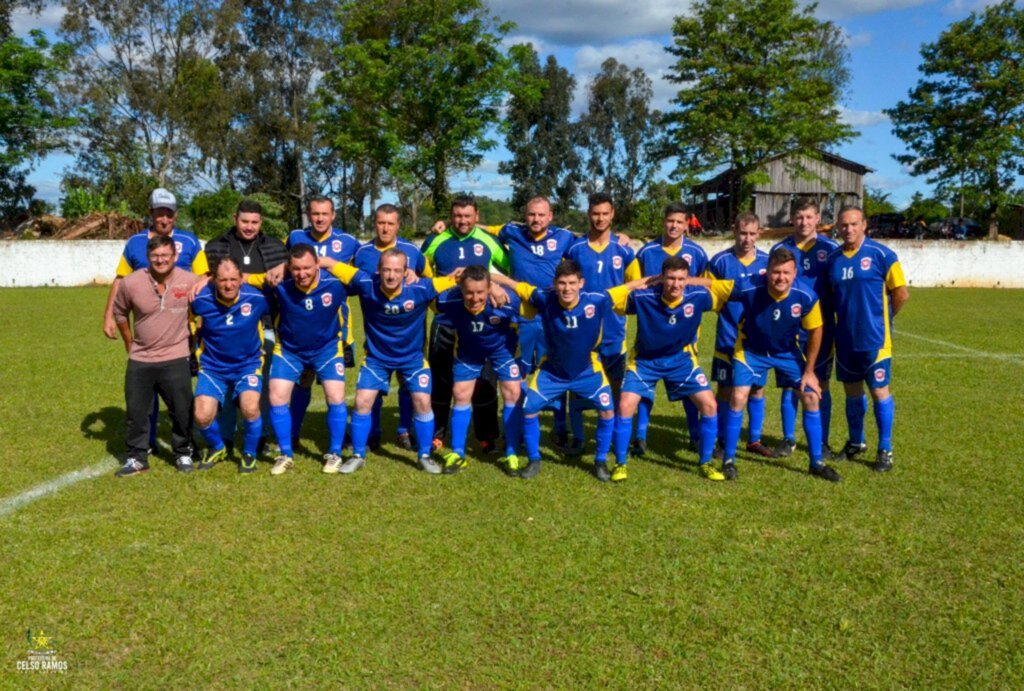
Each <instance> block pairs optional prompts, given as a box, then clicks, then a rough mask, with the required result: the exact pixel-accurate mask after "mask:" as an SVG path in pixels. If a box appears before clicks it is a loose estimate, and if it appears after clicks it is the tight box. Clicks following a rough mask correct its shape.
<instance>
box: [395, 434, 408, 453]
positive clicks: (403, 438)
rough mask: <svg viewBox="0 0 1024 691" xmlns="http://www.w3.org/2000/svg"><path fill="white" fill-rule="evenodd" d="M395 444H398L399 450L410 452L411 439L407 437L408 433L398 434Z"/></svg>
mask: <svg viewBox="0 0 1024 691" xmlns="http://www.w3.org/2000/svg"><path fill="white" fill-rule="evenodd" d="M395 443H396V444H398V448H400V449H404V450H406V451H412V437H410V436H409V433H408V432H399V433H398V439H397V440H396V442H395Z"/></svg>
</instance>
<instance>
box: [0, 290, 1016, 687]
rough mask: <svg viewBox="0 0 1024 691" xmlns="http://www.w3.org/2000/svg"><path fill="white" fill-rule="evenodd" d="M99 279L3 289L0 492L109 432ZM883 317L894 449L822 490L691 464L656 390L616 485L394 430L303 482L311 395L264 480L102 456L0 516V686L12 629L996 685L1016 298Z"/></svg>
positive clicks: (964, 298) (72, 651)
mask: <svg viewBox="0 0 1024 691" xmlns="http://www.w3.org/2000/svg"><path fill="white" fill-rule="evenodd" d="M105 294H106V292H105V289H73V290H71V289H69V290H56V289H41V290H4V291H0V313H2V314H3V315H4V316H5V320H4V321H5V326H4V329H3V331H2V332H0V352H3V353H4V357H3V366H2V367H0V391H2V395H0V440H2V444H0V468H2V470H3V472H2V473H0V501H2V500H3V499H4V498H7V497H11V496H15V495H17V494H19V493H20V492H23V491H25V490H26V489H29V488H31V487H33V486H36V485H37V484H39V483H41V482H44V481H46V480H49V479H52V478H54V477H57V476H60V475H62V474H64V473H67V472H69V471H72V470H75V469H79V468H83V467H87V466H90V465H93V464H95V463H97V462H98V461H100V460H101V459H103V458H105V457H107V456H108V454H110V453H114V454H117V453H119V452H120V449H121V444H122V442H121V435H122V434H123V413H122V411H121V409H122V406H123V398H122V389H121V383H122V377H123V365H124V355H123V351H122V349H121V348H120V346H119V344H115V343H112V342H109V341H106V340H105V339H104V338H103V336H102V333H101V330H100V314H101V311H102V304H103V299H104V296H105ZM712 324H713V320H712V322H709V323H708V324H707V327H708V328H705V330H704V339H705V343H704V347H703V348H702V352H703V353H704V354H705V356H704V358H702V359H707V358H709V357H710V352H711V349H710V338H711V337H712V335H713V329H712V328H710V327H711V326H712ZM896 329H897V331H898V332H902V333H898V334H897V337H896V342H895V349H896V356H895V360H894V385H893V388H894V392H895V395H896V400H897V411H898V412H897V429H896V469H895V470H894V471H893V472H892V473H891V474H889V475H885V476H879V475H876V474H874V473H872V472H871V471H870V469H869V468H868V467H867V466H866V465H864V464H859V463H841V464H839V465H838V468H839V470H840V472H842V473H843V475H844V478H845V481H844V482H843V483H842V484H841V485H838V486H833V485H830V484H828V483H824V482H821V481H818V480H815V479H813V478H811V477H809V476H808V475H807V473H806V472H805V469H806V468H805V464H806V460H805V457H804V455H803V452H802V448H801V451H799V452H798V453H797V454H796V455H795V456H794V457H793V458H791V459H786V460H784V461H780V462H775V461H772V462H758V461H756V460H754V459H752V458H746V457H742V458H741V461H740V471H741V479H740V480H739V481H738V482H735V483H711V482H708V481H706V480H704V479H702V478H701V477H700V476H699V475H698V474H697V472H696V465H695V464H696V459H695V456H694V455H693V454H692V453H690V452H689V451H687V450H685V439H684V437H683V436H681V434H680V430H685V424H684V422H683V418H682V412H681V410H680V409H679V408H678V407H676V406H673V407H669V406H668V405H667V404H666V403H665V402H664V401H661V402H659V405H658V406H657V408H656V409H655V416H654V420H653V425H652V434H651V439H650V445H651V447H652V450H653V451H654V453H653V454H652V456H651V457H650V458H648V459H647V460H643V461H637V462H634V463H633V464H631V468H632V470H631V477H630V480H629V482H628V483H626V484H625V485H622V486H607V485H599V484H598V483H596V482H595V481H594V480H593V479H592V478H591V477H590V476H589V475H588V473H587V471H588V469H587V468H586V467H585V466H583V465H577V464H572V463H561V462H554V463H547V464H546V466H545V469H544V472H543V473H542V475H541V476H540V478H538V480H537V481H534V482H530V483H527V482H522V481H518V480H513V479H511V478H508V477H506V476H505V475H504V474H503V473H502V472H501V471H500V470H499V469H498V468H497V467H496V466H495V465H493V464H492V463H490V462H478V463H473V464H471V466H470V468H469V469H468V470H467V471H466V472H464V473H463V474H461V475H458V476H455V477H441V478H438V477H430V476H426V475H424V474H422V473H420V472H417V471H416V470H415V469H414V467H413V466H412V461H413V457H412V454H405V453H403V452H400V451H398V450H397V448H396V447H393V446H389V447H386V448H385V452H384V454H383V455H376V456H373V457H371V459H370V462H369V463H368V465H367V467H366V468H365V469H364V470H363V471H361V472H360V473H358V474H357V475H356V476H353V477H349V478H343V477H339V476H324V475H323V474H321V473H320V472H319V464H318V463H316V462H314V458H315V457H317V456H318V453H317V454H314V451H316V450H317V449H318V448H319V446H320V444H321V443H322V441H323V434H324V423H323V410H324V408H323V402H322V396H321V395H320V394H318V395H317V397H316V398H315V399H314V406H313V408H312V411H313V412H312V414H311V420H310V422H311V424H310V426H309V429H308V430H306V434H305V441H304V448H305V449H306V450H307V451H308V452H309V454H310V455H306V456H303V455H300V456H299V457H298V458H297V467H296V469H295V471H294V472H293V473H290V474H288V475H286V476H283V477H280V478H271V477H270V476H269V474H268V472H267V471H268V469H269V466H268V465H267V464H261V466H260V470H259V473H258V474H257V475H256V476H252V477H239V476H238V475H237V474H236V473H235V470H234V467H233V466H231V465H227V464H222V465H221V466H218V467H217V468H216V469H214V470H213V471H210V472H209V473H204V474H195V475H193V476H180V475H178V474H176V473H175V472H174V470H173V468H172V467H170V466H169V465H167V464H165V463H161V462H159V461H158V462H156V464H155V467H154V470H153V471H152V472H150V473H149V474H148V475H147V476H144V477H140V478H132V479H128V480H116V479H115V478H114V477H113V476H112V471H113V469H114V461H113V460H110V461H109V463H110V464H111V472H110V473H106V474H104V475H103V476H101V477H99V478H96V479H93V480H88V481H85V482H81V483H78V484H75V485H72V486H70V487H67V488H65V489H64V490H63V491H61V492H59V493H57V494H55V495H52V496H49V497H46V498H44V499H40V500H39V501H36V502H35V503H32V504H30V505H28V506H25V507H24V508H21V509H20V510H18V511H16V512H13V513H11V514H9V515H7V516H6V517H0V534H2V536H3V557H2V559H3V562H2V568H0V592H2V593H3V597H2V598H0V622H2V625H3V631H2V636H0V641H2V643H0V686H25V687H28V686H38V685H39V684H40V682H41V681H42V680H41V678H40V677H39V676H38V675H18V674H17V673H16V672H15V671H14V670H15V662H16V660H19V659H23V658H24V657H25V656H26V652H27V646H26V643H25V628H26V627H28V626H32V627H34V628H36V629H38V628H45V627H49V628H51V629H52V628H56V630H57V632H58V633H57V647H58V650H59V653H60V655H61V656H62V657H63V658H64V659H66V660H67V661H68V664H69V671H68V673H67V675H65V676H64V677H62V678H61V679H50V680H49V681H51V682H56V683H58V684H64V685H67V686H75V687H82V686H84V687H102V688H109V687H120V688H125V687H130V688H155V687H168V686H175V687H179V688H190V687H197V686H211V685H212V686H225V687H262V688H267V687H278V686H286V685H287V686H295V687H308V686H323V687H326V686H330V687H337V686H345V687H355V686H360V687H363V686H373V687H381V686H385V687H388V686H391V687H410V686H446V687H455V686H457V687H494V686H501V687H512V686H514V687H595V686H611V687H625V686H630V687H667V686H689V687H693V686H715V687H733V686H745V687H763V686H769V685H771V686H789V687H821V686H830V687H831V686H852V685H856V686H876V687H877V686H886V687H891V686H942V687H965V686H972V687H975V686H999V687H1015V686H1020V685H1021V684H1022V683H1024V653H1022V652H1021V651H1022V649H1024V590H1022V588H1021V586H1020V584H1021V582H1022V578H1024V564H1022V560H1021V558H1020V552H1021V545H1022V544H1024V519H1022V511H1021V500H1020V498H1021V496H1024V486H1022V484H1024V483H1022V479H1021V473H1020V472H1019V458H1020V457H1021V455H1022V454H1021V451H1022V450H1024V443H1022V441H1021V437H1020V431H1021V423H1020V414H1021V412H1022V411H1024V393H1022V389H1021V387H1020V386H1018V385H1017V383H1016V382H1017V380H1018V379H1019V377H1020V375H1021V374H1022V373H1024V371H1022V370H1024V337H1022V336H1021V334H1024V292H1012V291H983V290H955V291H954V290H921V289H919V290H914V291H913V295H912V299H911V301H910V303H908V305H907V307H906V311H905V313H903V314H901V315H900V317H899V318H898V319H897V322H896ZM914 336H917V337H924V338H929V339H937V340H941V341H946V342H954V343H957V344H960V345H961V346H962V347H965V348H969V349H973V350H975V351H979V352H978V353H972V352H967V351H960V350H956V349H953V348H950V347H949V346H943V345H940V344H936V343H932V342H928V341H925V340H921V339H920V338H915V337H914ZM986 353H988V355H986ZM1000 355H1001V356H1002V357H1000ZM961 356H962V357H961ZM705 364H706V363H705ZM777 401H778V396H777V392H776V391H774V390H773V391H771V392H770V394H769V405H768V410H769V414H768V421H767V423H768V424H767V429H766V434H767V437H768V438H769V440H770V441H774V440H776V439H777V438H778V414H777V410H778V405H777ZM391 402H393V401H391ZM389 403H390V402H389ZM835 407H836V411H835V415H834V426H833V429H834V431H833V437H832V440H833V444H837V443H841V442H842V439H843V436H844V433H845V421H844V419H843V416H842V402H841V397H840V400H839V401H838V403H837V405H836V406H835ZM385 410H386V412H387V413H388V415H389V416H390V420H386V422H385V425H386V430H387V429H393V424H394V409H393V407H391V408H386V409H385ZM873 428H874V425H873V421H872V419H871V417H870V413H869V420H868V430H869V432H868V434H869V439H868V443H869V446H871V445H872V444H873V442H874V439H873V434H874V429H873ZM163 431H164V433H165V434H164V436H165V437H166V436H167V434H166V429H164V430H163ZM682 434H683V435H685V431H684V432H683V433H682ZM388 436H389V437H390V435H388ZM548 458H549V460H556V459H555V458H554V457H550V456H549V457H548Z"/></svg>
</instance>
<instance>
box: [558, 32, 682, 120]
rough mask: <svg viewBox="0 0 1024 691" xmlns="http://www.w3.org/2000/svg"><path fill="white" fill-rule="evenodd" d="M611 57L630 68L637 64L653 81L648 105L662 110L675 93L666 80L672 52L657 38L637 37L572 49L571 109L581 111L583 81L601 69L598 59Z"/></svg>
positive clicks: (583, 89) (585, 87)
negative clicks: (574, 53)
mask: <svg viewBox="0 0 1024 691" xmlns="http://www.w3.org/2000/svg"><path fill="white" fill-rule="evenodd" d="M608 58H615V59H616V60H618V61H619V62H620V63H622V64H624V65H626V66H628V67H629V68H630V69H633V68H636V67H640V68H642V69H643V70H644V72H646V73H647V76H648V77H650V78H651V82H652V83H653V89H654V96H653V98H652V99H651V107H652V108H657V109H659V110H662V111H664V110H666V109H667V108H668V107H669V101H670V100H671V99H672V98H674V97H675V95H676V92H677V91H678V90H679V87H678V86H677V85H676V84H673V83H671V82H669V81H668V74H669V72H670V71H671V67H672V64H673V58H672V55H671V54H669V53H668V52H666V50H665V46H664V45H663V44H661V43H659V42H657V41H649V40H646V39H639V40H635V41H629V42H627V43H620V44H611V45H603V46H591V45H587V46H583V47H582V48H580V49H579V50H577V51H576V55H575V56H574V59H573V62H574V66H573V74H575V75H576V84H577V87H576V98H575V101H574V103H573V109H574V111H575V112H577V113H579V112H582V111H583V109H584V107H585V105H586V101H587V82H588V81H589V80H590V79H591V78H592V77H593V76H594V75H595V74H596V73H597V72H599V71H600V69H601V63H603V62H604V61H605V60H607V59H608Z"/></svg>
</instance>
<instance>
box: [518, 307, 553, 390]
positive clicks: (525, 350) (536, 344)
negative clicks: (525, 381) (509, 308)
mask: <svg viewBox="0 0 1024 691" xmlns="http://www.w3.org/2000/svg"><path fill="white" fill-rule="evenodd" d="M547 352H548V348H547V344H546V342H545V341H544V323H543V322H542V321H541V320H540V319H533V320H531V321H522V322H519V367H520V368H521V369H522V371H523V376H528V375H529V374H530V373H531V372H533V370H534V369H535V368H536V367H537V365H538V364H540V361H541V360H543V359H544V355H546V354H547Z"/></svg>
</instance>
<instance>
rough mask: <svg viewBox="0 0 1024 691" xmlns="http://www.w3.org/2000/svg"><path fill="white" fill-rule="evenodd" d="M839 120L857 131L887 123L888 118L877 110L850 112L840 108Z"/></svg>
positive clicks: (847, 109)
mask: <svg viewBox="0 0 1024 691" xmlns="http://www.w3.org/2000/svg"><path fill="white" fill-rule="evenodd" d="M839 117H840V119H841V120H842V121H843V122H845V123H846V124H847V125H851V126H853V127H856V128H858V129H861V128H864V127H874V126H875V125H881V124H883V123H886V122H889V116H888V115H886V114H885V113H883V112H881V111H877V110H850V109H849V108H842V109H841V111H840V114H839Z"/></svg>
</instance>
